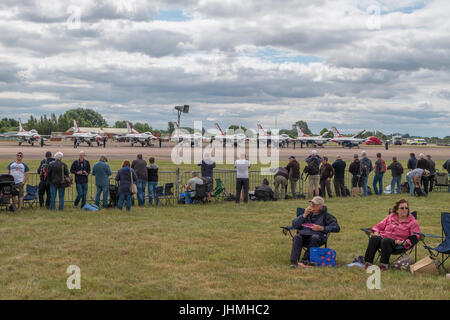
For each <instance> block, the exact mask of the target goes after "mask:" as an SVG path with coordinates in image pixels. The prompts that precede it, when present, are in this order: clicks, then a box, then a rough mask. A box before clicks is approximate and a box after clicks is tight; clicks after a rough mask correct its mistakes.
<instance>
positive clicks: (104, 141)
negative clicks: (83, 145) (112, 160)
mask: <svg viewBox="0 0 450 320" xmlns="http://www.w3.org/2000/svg"><path fill="white" fill-rule="evenodd" d="M106 140H108V138H106V137H103V148H106ZM108 188H109V184H108Z"/></svg>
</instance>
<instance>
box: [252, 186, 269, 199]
mask: <svg viewBox="0 0 450 320" xmlns="http://www.w3.org/2000/svg"><path fill="white" fill-rule="evenodd" d="M255 198H256V200H262V201H270V200H273V191H269V190H260V189H258V187H256V189H255Z"/></svg>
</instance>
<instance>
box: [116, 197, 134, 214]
mask: <svg viewBox="0 0 450 320" xmlns="http://www.w3.org/2000/svg"><path fill="white" fill-rule="evenodd" d="M125 197H126V202H127V210H128V211H130V210H131V201H132V200H131V194H126V195H125V194H123V193H122V194H120V195H119V202H118V203H117V207H118V208H119V210H122V207H123V201H124V200H125Z"/></svg>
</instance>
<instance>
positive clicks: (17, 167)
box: [8, 152, 30, 211]
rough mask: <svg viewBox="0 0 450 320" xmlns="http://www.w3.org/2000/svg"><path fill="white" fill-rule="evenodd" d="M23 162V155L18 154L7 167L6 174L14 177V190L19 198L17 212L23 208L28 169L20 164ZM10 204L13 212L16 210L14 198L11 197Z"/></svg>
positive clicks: (23, 164)
mask: <svg viewBox="0 0 450 320" xmlns="http://www.w3.org/2000/svg"><path fill="white" fill-rule="evenodd" d="M22 160H23V153H22V152H18V153H17V155H16V161H13V162H11V163H10V164H9V165H8V174H10V175H12V176H13V177H14V184H15V186H14V187H15V189H16V190H17V191H18V192H17V197H18V198H19V201H18V202H19V207H18V210H19V211H20V210H22V207H23V195H24V186H25V184H26V183H27V181H28V174H29V171H30V169H29V168H28V166H27V165H26V164H25V163H23V162H22ZM12 202H13V203H12V204H13V208H14V210H15V208H16V196H13V198H12Z"/></svg>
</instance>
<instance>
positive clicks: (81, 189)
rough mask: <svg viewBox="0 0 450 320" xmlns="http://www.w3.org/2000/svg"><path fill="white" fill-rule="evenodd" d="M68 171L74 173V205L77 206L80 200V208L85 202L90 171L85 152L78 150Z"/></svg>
mask: <svg viewBox="0 0 450 320" xmlns="http://www.w3.org/2000/svg"><path fill="white" fill-rule="evenodd" d="M70 172H71V173H73V174H74V175H75V184H76V188H77V197H76V199H75V203H74V207H75V208H77V207H78V204H79V203H80V200H81V208H83V207H84V205H85V204H86V197H87V192H88V176H89V174H90V173H91V164H90V163H89V161H87V160H86V153H85V152H84V151H80V156H79V158H78V160H75V161H74V162H73V163H72V166H71V167H70Z"/></svg>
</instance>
